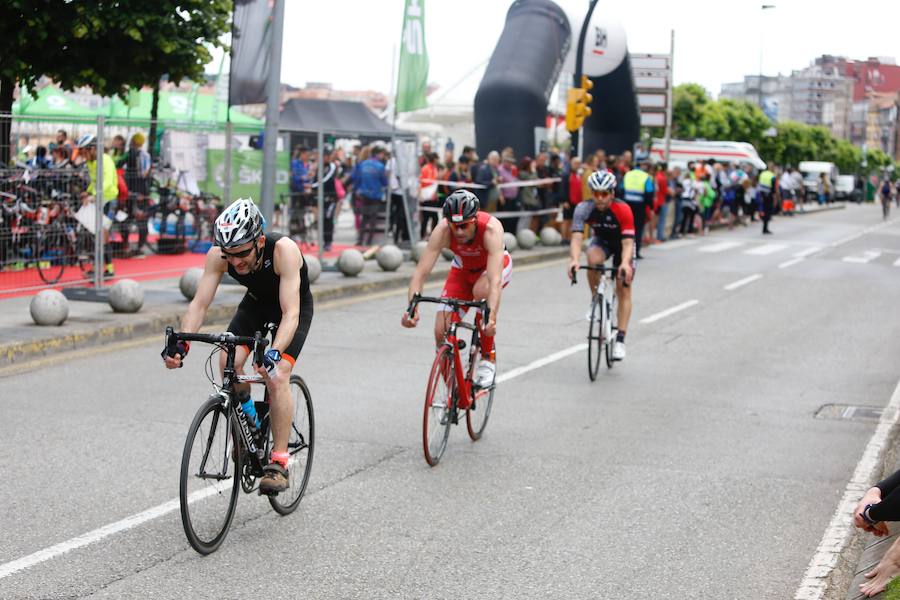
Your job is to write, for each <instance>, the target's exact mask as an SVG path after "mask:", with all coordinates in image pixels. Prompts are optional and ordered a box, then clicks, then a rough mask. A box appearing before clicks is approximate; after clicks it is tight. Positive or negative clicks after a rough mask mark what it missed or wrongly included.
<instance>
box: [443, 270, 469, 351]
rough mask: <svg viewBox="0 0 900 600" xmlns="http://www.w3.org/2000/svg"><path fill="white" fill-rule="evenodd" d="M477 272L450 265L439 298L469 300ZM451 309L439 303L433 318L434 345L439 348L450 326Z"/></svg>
mask: <svg viewBox="0 0 900 600" xmlns="http://www.w3.org/2000/svg"><path fill="white" fill-rule="evenodd" d="M478 276H479V273H469V272H467V271H465V270H463V269H459V268H456V267H452V268H451V269H450V273H448V274H447V281H445V282H444V289H443V290H442V291H441V298H457V299H459V300H471V299H472V290H473V286H474V285H475V281H476V280H477V278H478ZM452 313H453V311H452V309H450V308H449V307H448V306H444V305H441V306H440V307H439V308H438V313H437V315H435V318H434V345H435V348H439V347H440V346H441V344H442V343H443V342H444V336H445V335H446V333H447V329H448V328H449V327H450V318H451V316H452Z"/></svg>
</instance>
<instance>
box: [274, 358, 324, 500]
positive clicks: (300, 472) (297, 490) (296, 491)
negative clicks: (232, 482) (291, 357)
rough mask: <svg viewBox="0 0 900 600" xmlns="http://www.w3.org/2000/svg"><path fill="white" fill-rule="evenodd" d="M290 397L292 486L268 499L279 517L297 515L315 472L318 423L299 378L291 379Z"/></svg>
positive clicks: (310, 400) (310, 399) (289, 439)
mask: <svg viewBox="0 0 900 600" xmlns="http://www.w3.org/2000/svg"><path fill="white" fill-rule="evenodd" d="M290 385H291V397H292V398H293V400H294V419H293V422H292V423H291V436H290V438H288V453H289V454H290V455H291V458H290V459H289V460H288V477H289V481H290V486H291V487H289V488H288V489H286V490H284V491H283V492H281V493H279V494H278V495H277V496H269V503H270V504H271V505H272V508H273V509H275V512H277V513H278V514H280V515H289V514H291V513H292V512H294V509H296V508H297V505H298V504H300V500H302V499H303V493H304V492H305V491H306V484H307V483H308V482H309V473H310V471H311V470H312V460H313V448H314V447H315V439H316V420H315V417H314V415H313V404H312V395H310V393H309V388H307V387H306V383H305V382H304V381H303V379H302V378H301V377H300V376H299V375H291V384H290ZM271 436H272V428H271V426H270V427H269V438H270V439H269V447H271V446H272V440H271Z"/></svg>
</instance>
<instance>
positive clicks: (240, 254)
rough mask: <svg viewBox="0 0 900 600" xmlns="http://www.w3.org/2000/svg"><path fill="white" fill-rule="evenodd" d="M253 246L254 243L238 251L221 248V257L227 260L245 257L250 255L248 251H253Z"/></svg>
mask: <svg viewBox="0 0 900 600" xmlns="http://www.w3.org/2000/svg"><path fill="white" fill-rule="evenodd" d="M254 248H256V246H255V245H254V246H251V247H249V248H247V249H246V250H241V251H240V252H225V251H224V250H222V258H223V259H224V260H228V259H229V258H247V257H248V256H250V253H251V252H253V249H254Z"/></svg>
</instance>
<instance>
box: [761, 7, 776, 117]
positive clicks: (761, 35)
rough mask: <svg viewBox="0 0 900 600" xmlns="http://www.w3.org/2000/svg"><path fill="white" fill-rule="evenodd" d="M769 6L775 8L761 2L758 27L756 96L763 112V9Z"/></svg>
mask: <svg viewBox="0 0 900 600" xmlns="http://www.w3.org/2000/svg"><path fill="white" fill-rule="evenodd" d="M770 8H775V5H774V4H763V5H762V13H763V17H762V19H761V20H762V21H763V22H762V23H761V24H760V27H759V81H758V84H759V85H758V87H759V90H758V93H757V98H758V101H757V103H758V104H759V108H760V109H762V110H763V112H765V109H764V108H763V91H762V86H763V35H764V33H763V32H764V31H765V11H767V10H769V9H770Z"/></svg>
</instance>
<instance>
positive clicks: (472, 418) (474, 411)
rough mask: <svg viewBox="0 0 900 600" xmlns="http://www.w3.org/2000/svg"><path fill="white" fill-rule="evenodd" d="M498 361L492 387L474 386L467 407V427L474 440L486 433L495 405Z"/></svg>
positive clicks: (495, 365)
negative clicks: (470, 402)
mask: <svg viewBox="0 0 900 600" xmlns="http://www.w3.org/2000/svg"><path fill="white" fill-rule="evenodd" d="M480 355H481V349H479V353H478V356H480ZM496 367H497V364H496V362H495V363H494V368H495V371H494V380H495V381H494V382H491V385H490V387H487V388H483V389H482V388H475V387H474V386H473V387H472V396H473V397H472V405H471V406H470V407H469V408H467V409H466V429H468V430H469V437H470V438H472V441H473V442H477V441H478V440H479V439H481V435H482V434H483V433H484V428H485V427H487V422H488V419H489V418H490V416H491V407H492V406H493V405H494V390H495V389H496V385H495V382H496V379H497V373H496Z"/></svg>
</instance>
